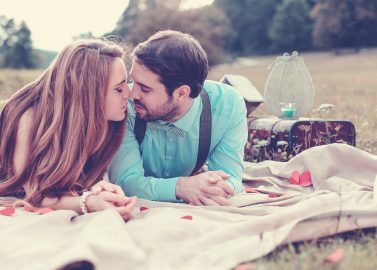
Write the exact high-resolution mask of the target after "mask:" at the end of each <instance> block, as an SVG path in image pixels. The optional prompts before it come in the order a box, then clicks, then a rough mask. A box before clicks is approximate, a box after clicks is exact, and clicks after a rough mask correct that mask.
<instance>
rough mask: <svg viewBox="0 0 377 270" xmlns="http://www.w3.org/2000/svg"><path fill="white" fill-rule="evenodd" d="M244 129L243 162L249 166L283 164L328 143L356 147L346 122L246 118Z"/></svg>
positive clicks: (353, 129) (349, 125)
mask: <svg viewBox="0 0 377 270" xmlns="http://www.w3.org/2000/svg"><path fill="white" fill-rule="evenodd" d="M248 125H249V138H248V142H247V144H246V146H245V160H246V161H251V162H260V161H263V160H278V161H287V160H289V159H290V158H292V157H293V156H295V155H297V154H298V153H300V152H302V151H304V150H305V149H308V148H310V147H314V146H318V145H324V144H329V143H346V144H349V145H352V146H356V132H355V127H354V125H353V124H352V122H350V121H346V120H331V119H326V120H325V119H311V118H300V119H282V118H277V117H250V118H248Z"/></svg>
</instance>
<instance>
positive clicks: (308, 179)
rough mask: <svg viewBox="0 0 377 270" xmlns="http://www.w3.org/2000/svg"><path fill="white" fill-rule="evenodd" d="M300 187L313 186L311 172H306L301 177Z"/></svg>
mask: <svg viewBox="0 0 377 270" xmlns="http://www.w3.org/2000/svg"><path fill="white" fill-rule="evenodd" d="M299 185H300V186H303V187H307V186H310V185H312V176H311V174H310V172H309V171H305V172H303V173H302V174H301V175H300V181H299Z"/></svg>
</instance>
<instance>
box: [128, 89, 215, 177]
mask: <svg viewBox="0 0 377 270" xmlns="http://www.w3.org/2000/svg"><path fill="white" fill-rule="evenodd" d="M200 97H201V99H202V104H203V108H202V113H201V115H200V129H199V145H198V157H197V159H196V165H195V168H194V170H193V171H192V172H191V175H194V174H195V173H196V172H197V171H198V170H199V169H200V168H201V167H203V165H204V163H205V162H206V160H207V157H208V153H209V148H210V146H211V130H212V115H211V104H210V102H209V97H208V93H207V92H206V91H205V90H204V89H203V90H202V91H201V92H200ZM146 130H147V122H146V121H144V120H143V119H141V118H139V117H138V116H137V115H136V118H135V126H134V133H135V137H136V140H137V142H138V143H139V145H140V144H141V143H142V141H143V139H144V136H145V132H146Z"/></svg>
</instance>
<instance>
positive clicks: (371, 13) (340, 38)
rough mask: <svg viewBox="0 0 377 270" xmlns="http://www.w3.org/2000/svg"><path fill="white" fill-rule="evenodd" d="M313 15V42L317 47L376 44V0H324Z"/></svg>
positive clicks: (318, 4) (319, 3)
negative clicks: (314, 20) (314, 21)
mask: <svg viewBox="0 0 377 270" xmlns="http://www.w3.org/2000/svg"><path fill="white" fill-rule="evenodd" d="M313 14H314V16H315V18H316V23H315V28H314V31H313V42H314V45H315V46H316V47H318V48H347V47H354V48H356V47H361V46H368V47H370V46H376V45H377V2H376V1H375V0H321V1H319V2H318V3H317V5H316V6H315V9H314V11H313Z"/></svg>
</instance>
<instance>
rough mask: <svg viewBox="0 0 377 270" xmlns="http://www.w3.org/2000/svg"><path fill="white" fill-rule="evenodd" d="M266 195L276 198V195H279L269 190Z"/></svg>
mask: <svg viewBox="0 0 377 270" xmlns="http://www.w3.org/2000/svg"><path fill="white" fill-rule="evenodd" d="M268 197H270V198H277V197H280V195H278V194H276V193H273V192H270V193H268Z"/></svg>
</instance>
